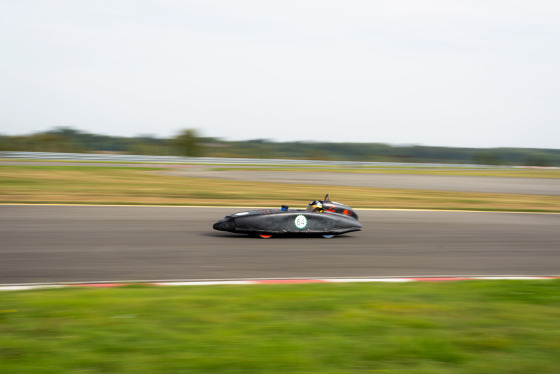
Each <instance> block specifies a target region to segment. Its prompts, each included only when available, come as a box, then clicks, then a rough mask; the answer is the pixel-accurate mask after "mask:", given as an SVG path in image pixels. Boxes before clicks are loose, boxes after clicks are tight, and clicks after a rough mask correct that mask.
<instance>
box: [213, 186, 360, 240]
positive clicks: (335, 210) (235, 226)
mask: <svg viewBox="0 0 560 374" xmlns="http://www.w3.org/2000/svg"><path fill="white" fill-rule="evenodd" d="M214 229H215V230H220V231H228V232H234V233H241V234H249V235H260V236H262V237H268V236H270V235H323V236H327V237H329V236H333V235H340V234H345V233H348V232H352V231H359V230H361V229H362V225H361V224H360V223H359V222H358V215H357V214H356V212H355V211H354V210H353V209H352V208H350V207H349V206H346V205H343V204H340V203H336V202H333V201H330V199H329V195H327V196H326V197H325V199H324V200H314V201H312V202H311V203H310V204H309V205H308V207H307V209H306V210H303V209H289V208H288V207H287V206H282V208H281V209H258V210H249V211H244V212H238V213H233V214H230V215H228V216H226V217H225V218H223V219H221V220H219V221H218V222H216V223H215V224H214Z"/></svg>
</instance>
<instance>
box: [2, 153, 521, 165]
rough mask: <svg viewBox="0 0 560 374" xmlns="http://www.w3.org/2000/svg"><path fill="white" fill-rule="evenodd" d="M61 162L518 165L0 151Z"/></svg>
mask: <svg viewBox="0 0 560 374" xmlns="http://www.w3.org/2000/svg"><path fill="white" fill-rule="evenodd" d="M12 158H13V159H25V160H59V161H99V162H102V161H112V162H114V161H118V162H150V163H180V164H219V165H223V164H231V165H236V164H237V165H312V166H370V167H371V166H373V167H375V166H381V167H391V166H392V167H417V168H418V167H425V168H450V167H451V168H511V167H515V166H505V167H504V166H489V165H474V164H435V163H411V162H410V163H402V162H362V161H321V160H288V159H259V158H221V157H180V156H142V155H116V154H99V153H54V152H8V151H3V152H0V159H12Z"/></svg>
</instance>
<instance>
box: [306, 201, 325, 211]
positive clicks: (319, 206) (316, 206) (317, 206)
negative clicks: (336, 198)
mask: <svg viewBox="0 0 560 374" xmlns="http://www.w3.org/2000/svg"><path fill="white" fill-rule="evenodd" d="M306 210H307V211H308V212H322V211H323V203H322V202H320V201H319V200H313V201H312V202H310V203H309V205H307V209H306Z"/></svg>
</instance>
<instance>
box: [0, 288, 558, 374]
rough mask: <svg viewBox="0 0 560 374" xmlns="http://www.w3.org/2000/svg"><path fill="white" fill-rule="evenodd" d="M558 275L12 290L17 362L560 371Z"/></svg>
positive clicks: (415, 372)
mask: <svg viewBox="0 0 560 374" xmlns="http://www.w3.org/2000/svg"><path fill="white" fill-rule="evenodd" d="M559 295H560V281H558V280H550V281H468V282H454V283H439V284H427V283H411V284H398V285H397V284H313V285H274V286H271V285H268V286H266V285H263V286H217V287H178V288H161V287H160V288H155V287H148V286H141V287H140V286H132V287H124V288H120V289H58V290H56V289H55V290H39V291H25V292H24V291H20V292H5V293H2V294H0V305H1V309H0V368H2V372H5V373H30V374H33V373H150V374H151V373H322V374H324V373H327V374H328V373H395V374H396V373H406V374H424V373H426V374H427V373H429V374H438V373H445V374H448V373H476V374H485V373H488V374H490V373H491V374H500V373H503V374H525V373H539V374H547V373H551V374H552V373H558V367H560V355H558V352H559V350H560V342H559V340H558V336H559V334H560V325H559V324H558V321H559V320H560V296H559Z"/></svg>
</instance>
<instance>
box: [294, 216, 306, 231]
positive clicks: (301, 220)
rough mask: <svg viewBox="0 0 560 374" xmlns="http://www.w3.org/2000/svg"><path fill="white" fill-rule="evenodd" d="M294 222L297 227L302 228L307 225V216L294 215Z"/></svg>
mask: <svg viewBox="0 0 560 374" xmlns="http://www.w3.org/2000/svg"><path fill="white" fill-rule="evenodd" d="M294 222H295V224H296V227H297V228H298V229H303V228H304V227H305V226H307V218H305V216H303V215H301V214H300V215H299V216H297V217H296V219H295V221H294Z"/></svg>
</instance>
